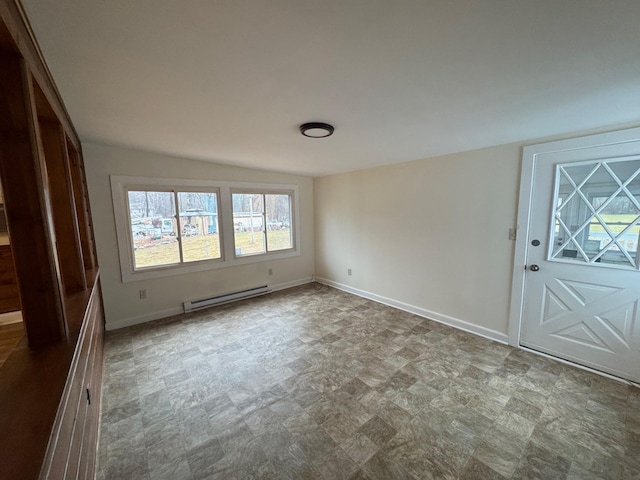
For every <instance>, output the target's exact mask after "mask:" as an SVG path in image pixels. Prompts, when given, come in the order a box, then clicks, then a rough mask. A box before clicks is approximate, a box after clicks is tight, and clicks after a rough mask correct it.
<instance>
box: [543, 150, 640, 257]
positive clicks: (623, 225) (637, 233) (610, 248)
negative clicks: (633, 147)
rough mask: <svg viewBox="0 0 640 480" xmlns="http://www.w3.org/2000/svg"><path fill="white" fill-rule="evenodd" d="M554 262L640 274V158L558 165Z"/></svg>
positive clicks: (551, 247) (554, 218)
mask: <svg viewBox="0 0 640 480" xmlns="http://www.w3.org/2000/svg"><path fill="white" fill-rule="evenodd" d="M552 222H553V223H552V226H551V228H552V232H553V235H552V239H551V240H552V241H551V243H550V246H549V255H548V260H550V261H563V262H570V263H582V264H590V265H594V266H608V267H612V266H615V267H618V268H620V267H621V268H633V269H638V268H640V265H639V263H640V262H639V261H638V260H639V258H638V241H639V238H640V158H637V159H629V158H624V159H613V160H612V159H609V160H597V161H589V162H580V163H571V164H558V165H557V166H556V172H555V203H554V215H553V217H552Z"/></svg>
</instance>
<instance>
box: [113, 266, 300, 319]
mask: <svg viewBox="0 0 640 480" xmlns="http://www.w3.org/2000/svg"><path fill="white" fill-rule="evenodd" d="M311 282H313V277H304V278H299V279H297V280H292V281H290V282H283V283H276V284H275V285H269V288H270V289H271V291H272V292H277V291H278V290H285V289H287V288H291V287H297V286H299V285H305V284H307V283H311ZM267 295H268V294H267ZM181 313H184V307H183V306H182V304H180V306H179V307H174V308H168V309H167V310H161V311H159V312H150V313H145V314H143V315H138V316H136V317H129V318H123V319H121V320H115V321H113V322H107V323H106V325H105V329H106V330H107V331H111V330H118V329H119V328H125V327H131V326H133V325H140V324H141V323H147V322H152V321H154V320H160V319H161V318H167V317H172V316H174V315H180V314H181Z"/></svg>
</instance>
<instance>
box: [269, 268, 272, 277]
mask: <svg viewBox="0 0 640 480" xmlns="http://www.w3.org/2000/svg"><path fill="white" fill-rule="evenodd" d="M271 275H273V268H270V269H269V276H271Z"/></svg>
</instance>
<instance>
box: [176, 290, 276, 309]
mask: <svg viewBox="0 0 640 480" xmlns="http://www.w3.org/2000/svg"><path fill="white" fill-rule="evenodd" d="M270 291H271V289H270V288H269V286H268V285H262V286H260V287H253V288H248V289H246V290H239V291H237V292H231V293H225V294H224V295H216V296H214V297H207V298H201V299H199V300H190V301H188V302H184V311H185V312H193V311H194V310H200V309H201V308H207V307H212V306H214V305H222V304H224V303H230V302H236V301H238V300H244V299H245V298H252V297H257V296H259V295H264V294H265V293H269V292H270Z"/></svg>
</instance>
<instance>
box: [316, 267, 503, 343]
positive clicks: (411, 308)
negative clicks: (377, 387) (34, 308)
mask: <svg viewBox="0 0 640 480" xmlns="http://www.w3.org/2000/svg"><path fill="white" fill-rule="evenodd" d="M314 278H315V281H316V282H318V283H322V284H323V285H327V286H329V287H333V288H337V289H338V290H342V291H344V292H347V293H352V294H354V295H357V296H359V297H363V298H367V299H369V300H373V301H374V302H378V303H382V304H384V305H388V306H390V307H394V308H397V309H398V310H403V311H405V312H409V313H413V314H415V315H418V316H420V317H424V318H427V319H429V320H433V321H435V322H438V323H443V324H445V325H448V326H450V327H454V328H457V329H459V330H463V331H465V332H469V333H473V334H475V335H479V336H481V337H484V338H488V339H489V340H494V341H496V342H500V343H504V344H507V343H508V340H509V338H508V336H507V334H505V333H502V332H498V331H496V330H492V329H490V328H486V327H482V326H480V325H474V324H473V323H469V322H465V321H464V320H460V319H458V318H454V317H450V316H448V315H444V314H442V313H437V312H432V311H431V310H427V309H426V308H422V307H416V306H415V305H410V304H408V303H404V302H401V301H399V300H394V299H392V298H387V297H383V296H382V295H377V294H375V293H371V292H367V291H365V290H360V289H359V288H355V287H350V286H349V285H345V284H343V283H338V282H334V281H333V280H329V279H326V278H321V277H314Z"/></svg>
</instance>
